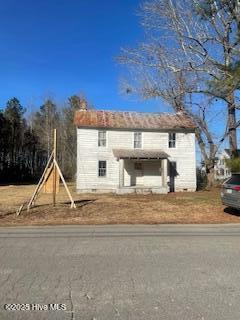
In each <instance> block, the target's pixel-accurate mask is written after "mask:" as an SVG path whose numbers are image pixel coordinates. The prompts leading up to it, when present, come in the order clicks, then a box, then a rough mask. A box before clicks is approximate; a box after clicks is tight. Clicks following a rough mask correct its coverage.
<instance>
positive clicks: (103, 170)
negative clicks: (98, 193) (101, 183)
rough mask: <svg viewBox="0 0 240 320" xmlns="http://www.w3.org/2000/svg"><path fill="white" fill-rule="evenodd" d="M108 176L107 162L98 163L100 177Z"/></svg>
mask: <svg viewBox="0 0 240 320" xmlns="http://www.w3.org/2000/svg"><path fill="white" fill-rule="evenodd" d="M106 175H107V161H98V176H99V177H106Z"/></svg>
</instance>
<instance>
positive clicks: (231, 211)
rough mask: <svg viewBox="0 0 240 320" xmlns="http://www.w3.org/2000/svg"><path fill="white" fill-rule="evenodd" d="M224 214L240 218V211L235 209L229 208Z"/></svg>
mask: <svg viewBox="0 0 240 320" xmlns="http://www.w3.org/2000/svg"><path fill="white" fill-rule="evenodd" d="M224 212H225V213H227V214H231V215H232V216H236V217H240V210H238V209H235V208H231V207H227V208H225V209H224Z"/></svg>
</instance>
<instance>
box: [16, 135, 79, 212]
mask: <svg viewBox="0 0 240 320" xmlns="http://www.w3.org/2000/svg"><path fill="white" fill-rule="evenodd" d="M56 154H57V131H56V129H54V141H53V152H52V153H51V155H50V157H49V159H48V162H47V165H46V167H45V169H44V171H43V174H42V176H41V178H40V180H39V182H38V185H37V187H36V189H35V191H34V193H33V195H32V197H31V199H30V201H29V203H28V204H27V211H29V210H30V208H31V207H32V206H34V203H35V201H36V199H37V197H38V195H39V193H40V191H41V190H42V188H43V186H44V184H45V183H46V181H47V180H48V178H49V176H50V174H51V173H53V192H52V194H53V206H55V204H56V177H57V175H56V172H58V173H59V176H60V179H61V180H62V183H63V185H64V187H65V189H66V192H67V194H68V197H69V199H70V201H71V208H76V205H75V203H74V200H73V198H72V195H71V193H70V191H69V189H68V186H67V184H66V181H65V179H64V177H63V174H62V172H61V169H60V167H59V165H58V163H57V159H56ZM48 169H49V170H48ZM22 208H23V205H22V206H21V207H20V208H19V210H18V212H17V215H19V214H20V212H21V210H22Z"/></svg>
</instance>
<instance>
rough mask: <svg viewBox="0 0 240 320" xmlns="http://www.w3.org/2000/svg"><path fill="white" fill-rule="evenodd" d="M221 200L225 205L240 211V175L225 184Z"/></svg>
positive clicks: (233, 176)
mask: <svg viewBox="0 0 240 320" xmlns="http://www.w3.org/2000/svg"><path fill="white" fill-rule="evenodd" d="M221 198H222V203H223V204H224V205H226V206H228V207H231V208H235V209H240V173H238V174H233V175H232V176H231V178H229V179H228V180H227V181H225V182H224V184H223V186H222V191H221Z"/></svg>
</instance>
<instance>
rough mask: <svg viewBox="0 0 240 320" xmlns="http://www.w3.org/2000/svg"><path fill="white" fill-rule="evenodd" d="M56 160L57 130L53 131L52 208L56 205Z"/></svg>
mask: <svg viewBox="0 0 240 320" xmlns="http://www.w3.org/2000/svg"><path fill="white" fill-rule="evenodd" d="M56 158H57V129H54V131H53V206H54V207H55V205H56V184H57V182H56V179H57V175H56V165H55V163H56Z"/></svg>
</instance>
